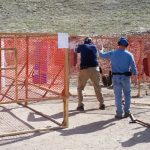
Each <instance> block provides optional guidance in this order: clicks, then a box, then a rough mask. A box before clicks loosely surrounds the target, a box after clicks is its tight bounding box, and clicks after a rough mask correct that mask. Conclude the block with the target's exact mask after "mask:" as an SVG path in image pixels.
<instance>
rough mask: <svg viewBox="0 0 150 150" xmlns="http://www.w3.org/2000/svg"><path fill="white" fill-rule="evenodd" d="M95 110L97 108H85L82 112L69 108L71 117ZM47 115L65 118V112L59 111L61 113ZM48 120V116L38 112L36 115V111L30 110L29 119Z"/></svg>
mask: <svg viewBox="0 0 150 150" xmlns="http://www.w3.org/2000/svg"><path fill="white" fill-rule="evenodd" d="M94 110H96V109H88V110H85V111H84V112H80V111H76V110H69V117H71V116H75V115H77V114H81V113H87V112H91V111H94ZM47 117H49V118H53V119H60V118H63V112H59V113H57V114H53V115H47ZM46 120H47V119H46V118H44V117H42V116H40V115H38V114H37V115H36V113H34V112H30V113H29V115H28V121H33V122H36V121H46Z"/></svg>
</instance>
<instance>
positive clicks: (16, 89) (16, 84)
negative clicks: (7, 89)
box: [14, 35, 18, 102]
mask: <svg viewBox="0 0 150 150" xmlns="http://www.w3.org/2000/svg"><path fill="white" fill-rule="evenodd" d="M16 42H17V37H16V35H15V36H14V48H15V94H16V100H15V101H16V102H18V56H17V55H18V52H17V48H16Z"/></svg>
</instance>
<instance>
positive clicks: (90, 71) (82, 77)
mask: <svg viewBox="0 0 150 150" xmlns="http://www.w3.org/2000/svg"><path fill="white" fill-rule="evenodd" d="M88 79H90V80H91V81H92V84H93V86H94V90H95V94H96V97H97V99H98V101H99V102H100V105H102V104H103V103H104V100H103V97H102V93H101V87H100V73H99V71H98V70H97V67H90V68H87V69H83V70H80V72H79V76H78V88H77V92H78V100H79V101H78V106H82V105H83V94H82V91H83V90H84V88H85V85H86V83H87V81H88Z"/></svg>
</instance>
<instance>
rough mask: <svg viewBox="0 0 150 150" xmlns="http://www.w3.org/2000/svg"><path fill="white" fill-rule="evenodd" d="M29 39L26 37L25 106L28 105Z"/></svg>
mask: <svg viewBox="0 0 150 150" xmlns="http://www.w3.org/2000/svg"><path fill="white" fill-rule="evenodd" d="M28 70H29V37H28V36H26V79H25V97H26V98H25V105H28V74H29V71H28Z"/></svg>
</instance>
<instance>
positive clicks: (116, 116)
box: [115, 114, 123, 119]
mask: <svg viewBox="0 0 150 150" xmlns="http://www.w3.org/2000/svg"><path fill="white" fill-rule="evenodd" d="M115 118H116V119H122V118H123V116H122V115H117V114H116V115H115Z"/></svg>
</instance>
